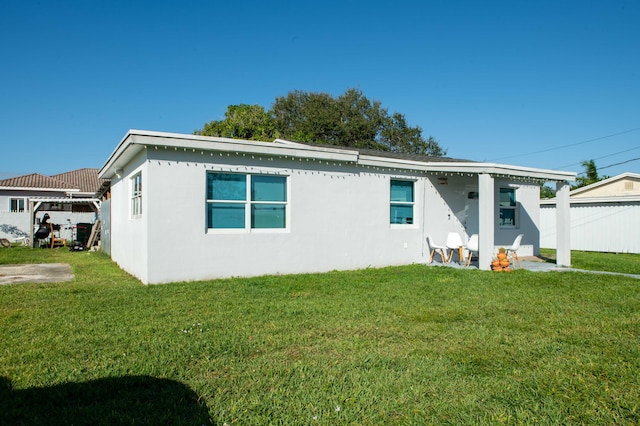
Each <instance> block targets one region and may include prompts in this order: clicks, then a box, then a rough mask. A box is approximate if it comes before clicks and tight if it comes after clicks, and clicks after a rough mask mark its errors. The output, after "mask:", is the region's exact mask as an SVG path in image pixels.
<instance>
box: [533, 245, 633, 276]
mask: <svg viewBox="0 0 640 426" xmlns="http://www.w3.org/2000/svg"><path fill="white" fill-rule="evenodd" d="M540 255H541V256H542V257H543V258H545V259H548V260H549V261H554V262H555V258H556V251H555V250H552V249H541V250H540ZM571 266H572V267H573V268H576V269H586V270H590V271H608V272H620V273H624V274H636V275H640V255H637V254H629V253H597V252H592V251H572V252H571Z"/></svg>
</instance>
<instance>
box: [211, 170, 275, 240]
mask: <svg viewBox="0 0 640 426" xmlns="http://www.w3.org/2000/svg"><path fill="white" fill-rule="evenodd" d="M286 215H287V177H286V176H270V175H269V176H267V175H244V174H237V173H216V172H209V173H207V227H208V228H212V229H284V228H286V226H287V221H286V217H287V216H286Z"/></svg>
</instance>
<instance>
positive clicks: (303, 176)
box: [111, 149, 539, 283]
mask: <svg viewBox="0 0 640 426" xmlns="http://www.w3.org/2000/svg"><path fill="white" fill-rule="evenodd" d="M208 171H218V172H226V173H243V174H252V175H255V174H271V175H273V174H278V175H284V176H287V186H288V197H287V202H288V211H287V215H288V226H287V227H286V229H261V230H255V229H252V230H244V229H243V230H232V229H207V218H206V214H207V211H206V186H207V178H206V177H207V172H208ZM138 172H141V173H142V182H143V185H142V187H143V190H142V194H143V195H142V200H143V203H142V206H143V207H142V209H143V210H142V211H143V213H142V215H141V217H139V218H132V217H131V214H130V201H131V178H132V177H133V176H134V175H135V174H136V173H138ZM120 176H121V177H120V178H114V179H113V180H112V186H111V197H112V198H111V255H112V258H113V260H114V261H115V262H117V263H118V264H119V265H120V266H121V267H122V268H123V269H124V270H126V271H128V272H129V273H131V274H133V275H134V276H136V277H138V278H139V279H140V280H141V281H142V282H144V283H165V282H175V281H192V280H202V279H210V278H224V277H232V276H256V275H265V274H289V273H308V272H325V271H330V270H340V269H343V270H347V269H359V268H366V267H381V266H389V265H402V264H410V263H422V262H426V260H427V258H428V253H427V247H426V244H425V237H426V235H427V234H431V235H432V236H433V237H434V238H435V239H436V240H438V241H442V242H444V240H445V238H446V235H447V233H448V232H459V233H460V234H462V236H463V240H464V241H466V240H467V238H468V235H469V234H470V232H468V229H476V228H477V206H476V207H475V210H474V206H473V203H471V204H470V203H469V198H468V194H469V192H474V191H475V192H477V190H478V189H477V187H478V180H477V179H478V178H477V176H476V175H472V174H470V175H463V174H456V175H453V174H452V175H451V176H448V177H447V184H446V185H442V184H441V183H440V182H441V180H440V178H441V177H442V175H441V174H430V173H419V172H405V171H401V170H397V169H385V168H374V167H371V168H369V167H363V166H356V165H354V164H352V163H342V164H339V163H335V162H331V161H329V162H328V161H324V160H323V161H317V160H311V159H296V160H293V159H284V158H275V157H274V158H269V157H261V156H259V155H250V154H246V155H243V154H241V153H240V154H233V153H231V154H229V153H224V154H220V153H201V152H197V151H196V152H192V151H191V150H173V149H168V150H166V149H145V150H143V151H142V152H141V154H139V155H138V156H136V157H135V158H134V159H133V160H131V161H129V162H128V164H127V167H126V168H125V169H124V170H122V171H121V173H120ZM391 179H406V180H411V181H414V182H415V184H414V195H415V198H414V223H413V224H410V225H391V224H390V223H389V222H390V219H389V216H390V180H391ZM509 184H512V185H517V186H518V202H519V203H521V206H519V209H520V210H522V209H524V208H527V209H528V208H531V207H532V206H533V208H534V210H537V209H538V201H539V199H538V193H539V192H538V191H539V190H538V186H537V185H526V184H522V183H518V182H511V181H508V180H497V181H496V182H495V186H496V193H498V192H499V191H498V189H499V187H500V186H501V185H509ZM475 201H476V202H477V200H475ZM496 203H497V201H496ZM498 211H499V209H498V208H497V207H496V212H498ZM497 214H498V213H496V215H497ZM523 216H524V217H522V216H521V218H522V221H521V225H519V226H518V228H517V229H498V230H497V231H496V235H495V240H496V244H497V245H506V244H507V243H508V244H509V245H511V243H512V242H513V239H514V238H515V235H517V234H518V233H522V232H524V233H525V236H530V238H531V239H532V240H533V239H534V235H537V233H536V232H534V231H537V220H538V215H537V213H535V212H534V213H527V214H525V215H523ZM496 220H497V218H496ZM474 227H476V228H474ZM476 232H477V231H476ZM525 241H527V238H526V237H525ZM536 246H537V242H536V243H531V244H529V245H525V246H523V249H522V251H520V252H519V253H520V254H521V255H528V254H532V253H533V250H534V247H536Z"/></svg>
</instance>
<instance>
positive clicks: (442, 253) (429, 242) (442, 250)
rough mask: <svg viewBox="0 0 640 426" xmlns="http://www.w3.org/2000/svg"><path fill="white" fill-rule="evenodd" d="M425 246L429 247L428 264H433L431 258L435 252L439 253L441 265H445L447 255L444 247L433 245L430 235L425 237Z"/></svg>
mask: <svg viewBox="0 0 640 426" xmlns="http://www.w3.org/2000/svg"><path fill="white" fill-rule="evenodd" d="M427 245H428V246H429V263H431V262H433V256H434V254H435V253H436V250H439V251H440V258H441V259H442V263H447V255H446V254H445V250H446V249H447V248H446V247H445V246H440V245H438V244H436V243H434V242H433V239H432V238H431V235H427Z"/></svg>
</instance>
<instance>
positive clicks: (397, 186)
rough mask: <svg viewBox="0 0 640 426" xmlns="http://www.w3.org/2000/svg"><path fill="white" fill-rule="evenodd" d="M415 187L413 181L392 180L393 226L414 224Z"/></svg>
mask: <svg viewBox="0 0 640 426" xmlns="http://www.w3.org/2000/svg"><path fill="white" fill-rule="evenodd" d="M413 185H414V183H413V182H412V181H408V180H395V179H391V216H390V223H391V224H412V223H413V206H414V196H413Z"/></svg>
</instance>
